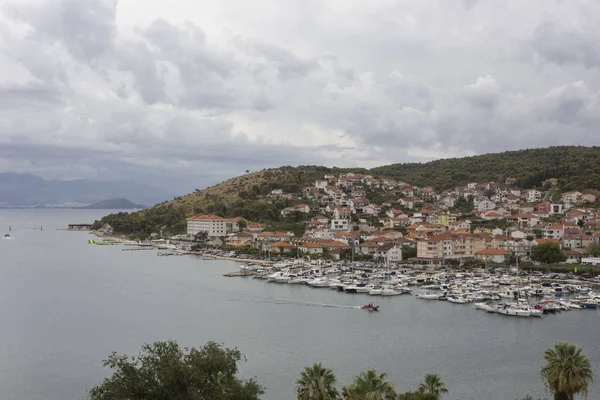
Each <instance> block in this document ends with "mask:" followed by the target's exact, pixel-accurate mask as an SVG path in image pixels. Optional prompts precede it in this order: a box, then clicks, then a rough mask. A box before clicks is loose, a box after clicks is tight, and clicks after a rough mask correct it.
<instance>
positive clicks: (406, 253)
mask: <svg viewBox="0 0 600 400" xmlns="http://www.w3.org/2000/svg"><path fill="white" fill-rule="evenodd" d="M416 256H417V247H416V246H404V247H402V258H403V259H404V260H408V259H409V258H413V257H416Z"/></svg>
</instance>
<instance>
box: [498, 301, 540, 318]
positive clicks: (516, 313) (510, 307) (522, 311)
mask: <svg viewBox="0 0 600 400" xmlns="http://www.w3.org/2000/svg"><path fill="white" fill-rule="evenodd" d="M496 312H497V313H498V314H502V315H511V316H513V317H531V308H530V307H529V306H520V305H516V304H506V305H504V306H503V307H498V309H497V310H496Z"/></svg>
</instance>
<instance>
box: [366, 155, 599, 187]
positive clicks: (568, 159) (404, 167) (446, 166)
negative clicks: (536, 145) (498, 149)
mask: <svg viewBox="0 0 600 400" xmlns="http://www.w3.org/2000/svg"><path fill="white" fill-rule="evenodd" d="M371 173H373V174H375V175H380V176H388V177H393V178H395V179H398V180H401V181H404V182H408V183H410V184H413V185H416V186H433V187H435V188H436V189H438V190H443V189H449V188H453V187H456V186H459V185H464V184H466V183H469V182H490V181H494V182H501V183H503V182H504V181H505V179H506V178H508V177H513V178H517V186H519V187H521V188H531V187H535V186H538V187H540V186H542V182H544V181H545V180H546V179H548V178H557V179H558V180H559V185H560V187H561V189H562V190H575V189H600V147H583V146H557V147H549V148H543V149H527V150H518V151H506V152H504V153H496V154H483V155H479V156H473V157H463V158H448V159H442V160H436V161H431V162H428V163H405V164H392V165H386V166H383V167H377V168H373V169H372V170H371Z"/></svg>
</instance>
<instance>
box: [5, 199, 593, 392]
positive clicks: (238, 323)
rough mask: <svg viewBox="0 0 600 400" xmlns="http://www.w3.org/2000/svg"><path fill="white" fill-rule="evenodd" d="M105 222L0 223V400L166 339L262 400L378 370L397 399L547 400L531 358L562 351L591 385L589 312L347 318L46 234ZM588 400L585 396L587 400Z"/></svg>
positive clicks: (209, 272) (230, 266)
mask: <svg viewBox="0 0 600 400" xmlns="http://www.w3.org/2000/svg"><path fill="white" fill-rule="evenodd" d="M105 213H106V212H103V211H97V210H93V211H90V210H86V211H79V210H77V211H74V210H68V211H67V210H26V211H22V210H20V211H12V210H0V234H1V235H3V234H4V233H5V232H6V231H7V230H8V226H9V225H11V226H12V232H11V233H12V236H13V238H12V239H10V240H9V239H0V304H2V305H1V306H0V388H1V394H0V398H2V399H6V400H17V399H18V400H22V399H30V400H38V399H39V400H42V399H43V400H65V399H84V398H86V393H87V390H89V388H91V387H92V386H94V385H95V384H97V383H99V382H100V381H101V380H102V378H103V377H104V376H105V375H106V374H107V373H108V371H107V370H106V369H104V368H103V367H102V366H101V361H102V360H103V359H104V358H106V356H107V355H108V354H109V353H110V352H112V351H117V352H125V353H129V354H134V353H137V351H138V350H139V348H140V345H142V344H143V343H145V342H152V341H156V340H166V339H173V340H177V341H179V342H180V343H182V344H184V345H188V346H199V345H202V344H204V343H205V342H207V341H209V340H214V341H217V342H222V343H225V344H226V345H228V346H231V347H233V346H236V347H238V348H239V349H240V350H241V351H242V352H243V353H244V354H245V356H246V358H247V361H246V362H243V363H242V365H241V374H242V375H243V376H245V377H252V376H256V377H257V378H258V380H259V381H260V382H261V383H262V384H264V385H266V386H267V394H266V395H265V396H264V398H265V399H266V400H281V399H293V398H294V382H295V380H296V379H297V377H298V375H299V372H300V371H301V369H302V368H303V367H304V366H307V365H310V364H312V363H313V362H315V361H319V362H323V363H324V364H325V365H327V366H329V367H331V368H333V369H334V370H335V372H336V374H337V376H338V379H339V381H340V383H341V384H348V383H349V382H350V380H351V378H352V376H353V375H354V374H357V373H359V372H360V371H362V370H364V369H366V368H376V369H378V370H381V371H385V372H387V373H388V374H389V376H390V378H391V379H392V380H394V381H395V382H396V386H397V388H398V389H401V390H411V389H414V388H415V387H416V385H417V384H418V382H420V381H421V379H422V377H423V376H424V375H425V374H426V373H438V374H440V375H441V377H442V379H443V380H444V381H445V382H446V385H447V386H448V387H449V389H450V393H449V394H448V395H447V396H446V397H445V398H446V399H454V400H481V399H506V400H515V399H517V398H518V397H523V396H524V395H525V394H527V393H530V394H532V395H534V396H539V397H545V396H546V394H545V393H544V388H543V384H542V381H541V379H540V376H539V369H540V367H541V365H542V354H543V351H544V349H545V348H547V347H549V346H552V345H553V344H554V343H555V342H557V341H561V340H568V341H571V342H573V343H576V344H578V345H580V346H582V347H583V348H584V350H585V353H586V354H587V356H588V357H589V358H590V359H591V360H592V363H593V366H594V367H595V369H596V371H597V372H599V373H600V346H598V332H599V328H600V322H599V321H600V320H599V315H598V314H597V312H596V311H588V310H584V311H571V312H567V313H562V314H560V315H554V316H548V317H544V318H542V319H519V318H511V317H503V316H499V315H490V314H486V313H484V312H478V311H475V310H473V308H472V307H471V306H461V305H455V304H450V303H447V302H430V301H423V300H417V299H415V298H413V297H412V296H401V297H396V298H378V299H377V302H378V303H379V304H380V305H381V308H382V311H381V312H379V313H368V312H364V311H361V310H357V309H354V308H353V307H354V306H356V305H360V304H363V303H365V302H367V301H368V300H367V299H368V296H365V295H361V294H356V295H347V294H343V293H337V292H334V291H330V290H328V289H311V288H308V287H300V286H291V285H278V284H272V283H266V282H264V281H259V280H252V279H247V278H225V277H223V276H222V275H223V273H226V272H229V271H232V270H237V268H238V266H237V264H236V263H233V262H227V261H206V260H202V259H200V258H197V257H193V256H185V257H157V256H156V252H155V251H131V252H127V251H121V247H120V246H94V245H88V244H87V239H88V238H89V235H88V234H87V233H80V232H65V231H58V230H56V229H57V228H61V227H65V226H66V225H67V224H68V223H85V222H92V221H93V220H94V219H97V218H99V217H101V216H102V215H103V214H105ZM40 226H43V228H44V229H43V231H41V230H40ZM371 300H372V298H371ZM599 396H600V388H599V384H598V383H597V384H595V385H594V386H593V388H592V391H591V393H590V397H589V398H590V399H598V398H600V397H599Z"/></svg>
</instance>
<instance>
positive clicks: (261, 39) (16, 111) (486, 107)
mask: <svg viewBox="0 0 600 400" xmlns="http://www.w3.org/2000/svg"><path fill="white" fill-rule="evenodd" d="M0 4H1V8H0V172H2V171H17V172H32V173H35V174H38V175H41V176H43V177H46V178H59V179H74V178H94V179H96V178H103V179H135V180H139V181H151V182H152V183H153V184H155V185H156V186H162V187H165V188H168V189H171V190H174V191H178V192H188V191H191V190H193V189H195V188H202V187H205V186H206V185H208V184H213V183H216V182H218V181H221V180H223V179H225V178H228V177H232V176H236V175H239V174H241V173H243V172H244V171H245V170H247V169H248V170H251V171H254V170H260V169H262V168H264V167H274V166H280V165H298V164H321V165H328V166H334V165H335V166H365V167H372V166H377V165H383V164H389V163H394V162H406V161H427V160H431V159H435V158H440V157H454V156H464V155H472V154H479V153H487V152H498V151H503V150H510V149H519V148H530V147H545V146H549V145H558V144H580V145H594V144H596V145H597V144H599V143H600V140H599V138H600V132H599V127H600V97H599V89H600V23H599V21H600V1H597V0H590V1H584V0H537V1H536V0H523V1H517V0H511V1H493V0H486V1H484V0H431V1H429V0H404V1H392V0H369V1H365V0H330V1H327V0H285V1H282V0H252V1H248V0H219V1H203V0H168V1H167V0H121V1H116V0H0Z"/></svg>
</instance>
